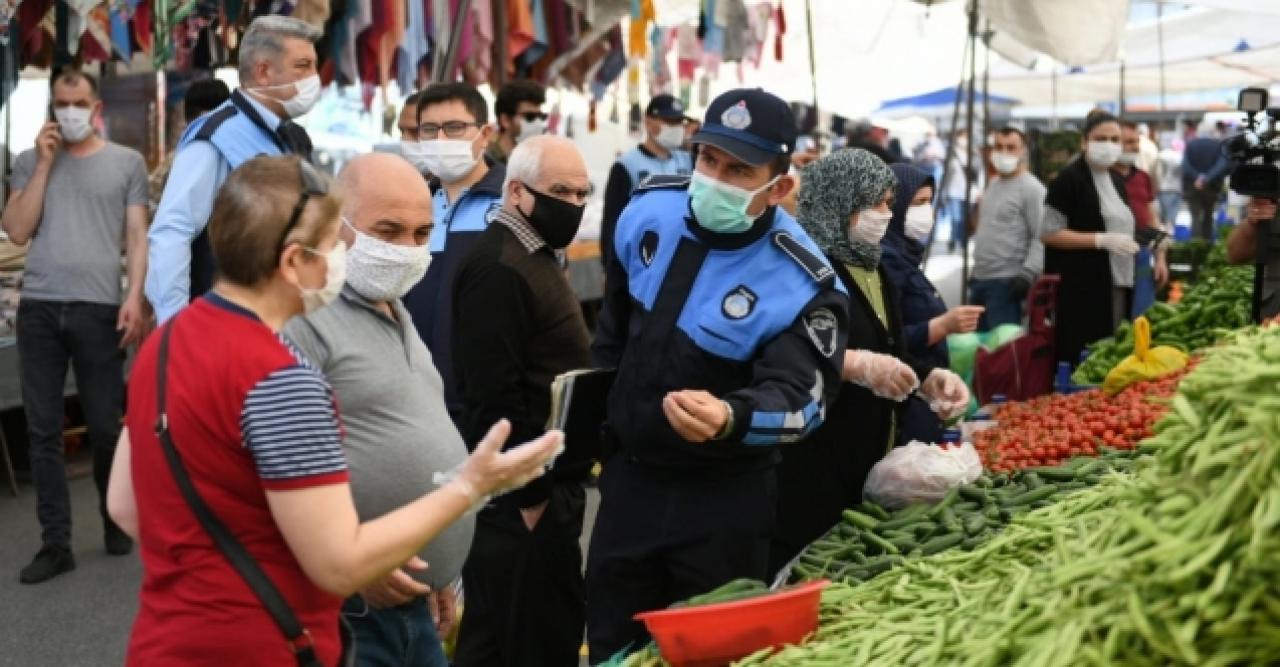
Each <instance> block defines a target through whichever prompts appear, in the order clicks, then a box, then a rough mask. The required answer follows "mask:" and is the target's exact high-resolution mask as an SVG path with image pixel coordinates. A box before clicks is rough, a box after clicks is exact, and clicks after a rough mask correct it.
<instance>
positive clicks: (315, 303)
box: [299, 241, 347, 315]
mask: <svg viewBox="0 0 1280 667" xmlns="http://www.w3.org/2000/svg"><path fill="white" fill-rule="evenodd" d="M304 250H306V251H307V252H309V253H311V254H313V255H316V256H317V257H323V258H324V262H325V266H326V269H325V272H324V285H322V286H320V287H301V288H299V289H301V291H302V312H303V314H306V315H310V314H311V313H314V312H316V311H317V310H320V309H321V308H324V307H325V306H327V305H329V304H331V303H333V300H334V299H336V298H338V295H339V294H341V293H342V284H343V283H344V282H346V279H347V244H346V243H343V242H342V241H338V242H337V243H335V244H334V246H333V250H330V251H329V252H319V251H317V250H315V249H313V248H304Z"/></svg>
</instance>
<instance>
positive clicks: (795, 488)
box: [770, 149, 969, 571]
mask: <svg viewBox="0 0 1280 667" xmlns="http://www.w3.org/2000/svg"><path fill="white" fill-rule="evenodd" d="M896 184H897V180H896V179H895V177H894V175H893V172H891V171H889V168H888V167H887V166H885V164H884V162H882V161H881V160H880V159H879V158H877V157H875V156H874V155H872V154H871V153H869V152H867V151H864V150H861V149H846V150H842V151H837V152H836V153H833V154H832V155H829V156H827V157H825V158H823V159H821V160H818V161H817V162H814V163H813V164H811V165H809V166H808V167H806V168H805V169H804V171H803V172H801V186H800V194H799V197H798V210H797V213H798V217H797V220H798V221H799V223H800V225H801V227H803V228H804V229H805V231H806V232H808V233H809V236H810V237H812V238H813V240H814V242H815V243H816V244H817V245H818V247H819V248H821V249H822V251H823V252H824V253H825V254H826V255H827V259H828V261H830V262H831V264H832V266H833V267H834V268H835V270H836V275H837V276H838V277H839V280H840V283H841V286H842V287H843V288H844V290H845V291H846V292H847V293H848V295H849V315H850V316H849V343H848V350H847V351H846V353H845V364H844V373H843V378H844V380H845V382H844V383H843V384H842V385H841V388H840V395H839V398H837V399H836V401H835V403H833V404H832V405H831V406H829V407H828V408H827V411H826V415H825V420H824V422H823V424H822V426H821V427H820V428H819V429H818V430H817V431H815V432H814V434H813V435H812V436H810V437H809V438H807V439H806V440H805V441H804V442H800V443H795V444H793V445H789V446H787V447H783V448H782V463H781V465H779V467H778V529H777V531H776V533H775V536H774V540H773V548H772V553H771V554H770V565H771V568H772V569H773V570H774V571H776V570H777V569H779V568H781V567H782V566H783V565H785V564H786V563H787V562H788V561H790V560H791V559H792V558H793V557H794V556H795V555H796V554H797V553H799V552H800V551H801V550H802V549H803V548H804V547H805V546H806V545H808V544H809V543H810V542H812V541H813V540H815V539H817V538H818V537H819V536H820V535H821V534H822V533H824V532H826V531H827V529H829V528H831V526H833V525H835V523H836V522H837V521H839V520H840V512H841V511H842V510H843V509H845V508H847V507H851V506H853V505H855V504H857V503H859V502H861V500H862V486H863V483H864V482H865V481H866V477H867V473H868V472H870V470H871V467H872V466H873V465H875V463H876V462H877V461H879V460H880V459H881V458H883V457H884V455H885V454H886V453H887V452H888V451H889V449H890V448H891V447H892V446H893V443H894V442H895V441H896V438H897V430H898V428H899V426H900V425H901V423H902V402H903V401H904V400H905V399H906V398H907V396H908V395H910V394H911V392H913V391H915V392H916V393H917V394H919V395H920V396H922V397H924V398H925V399H926V401H928V402H929V403H931V404H932V405H933V406H934V407H935V410H937V411H938V412H939V413H944V414H946V415H950V414H953V413H955V412H958V411H961V410H963V409H964V408H965V407H967V405H968V402H969V393H968V390H967V389H966V388H965V384H964V381H963V380H961V379H960V378H959V377H958V376H956V375H955V374H954V373H952V372H951V371H949V370H946V369H943V368H936V367H933V366H931V365H929V364H922V363H916V362H914V360H912V359H911V358H909V357H908V355H907V352H906V346H905V342H904V340H903V336H902V320H901V317H900V316H899V313H898V305H897V303H896V301H895V298H894V290H893V289H891V286H890V284H889V281H888V278H887V277H886V274H885V272H884V269H883V268H882V267H880V240H881V238H882V237H883V236H884V232H885V229H886V228H887V227H888V224H889V219H890V217H891V213H890V208H889V206H890V203H891V202H892V200H893V195H894V189H895V186H896Z"/></svg>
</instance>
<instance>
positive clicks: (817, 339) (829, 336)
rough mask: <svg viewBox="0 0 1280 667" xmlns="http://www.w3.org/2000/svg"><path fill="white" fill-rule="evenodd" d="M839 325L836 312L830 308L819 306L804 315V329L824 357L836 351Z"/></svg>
mask: <svg viewBox="0 0 1280 667" xmlns="http://www.w3.org/2000/svg"><path fill="white" fill-rule="evenodd" d="M838 327H839V325H838V323H837V320H836V316H835V313H832V312H831V309H829V308H818V309H817V310H814V311H813V312H810V313H806V314H805V316H804V330H805V331H806V332H807V333H808V334H809V340H811V341H813V346H814V347H816V348H818V352H820V353H821V354H822V356H824V357H830V356H831V355H833V354H835V353H836V329H837V328H838Z"/></svg>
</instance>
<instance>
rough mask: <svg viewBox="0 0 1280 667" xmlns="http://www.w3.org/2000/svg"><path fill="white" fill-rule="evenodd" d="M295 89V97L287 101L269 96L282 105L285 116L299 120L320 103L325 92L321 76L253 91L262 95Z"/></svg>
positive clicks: (316, 75)
mask: <svg viewBox="0 0 1280 667" xmlns="http://www.w3.org/2000/svg"><path fill="white" fill-rule="evenodd" d="M286 88H293V90H294V95H293V97H290V98H289V99H287V100H281V99H277V98H275V97H273V96H270V95H268V96H267V97H271V99H274V100H276V101H277V102H279V103H280V106H282V107H284V115H286V116H288V117H289V118H298V117H299V116H305V115H307V112H309V111H311V109H313V108H315V106H316V102H319V101H320V93H322V92H324V86H322V85H321V83H320V75H319V74H312V75H311V76H309V77H307V78H305V79H300V80H298V81H294V82H293V83H282V84H280V85H278V86H263V87H261V88H253V89H251V90H252V91H254V92H256V93H258V94H262V93H263V92H264V91H268V90H281V89H286Z"/></svg>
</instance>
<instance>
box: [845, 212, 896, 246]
mask: <svg viewBox="0 0 1280 667" xmlns="http://www.w3.org/2000/svg"><path fill="white" fill-rule="evenodd" d="M892 217H893V215H891V214H889V213H881V212H880V211H877V210H875V209H873V208H869V209H865V210H863V211H862V212H860V213H858V221H857V222H856V223H854V225H853V226H852V227H850V228H849V240H850V241H852V242H854V243H859V242H861V243H865V244H867V245H880V239H883V238H884V233H885V230H887V229H889V220H890V219H891V218H892Z"/></svg>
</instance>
